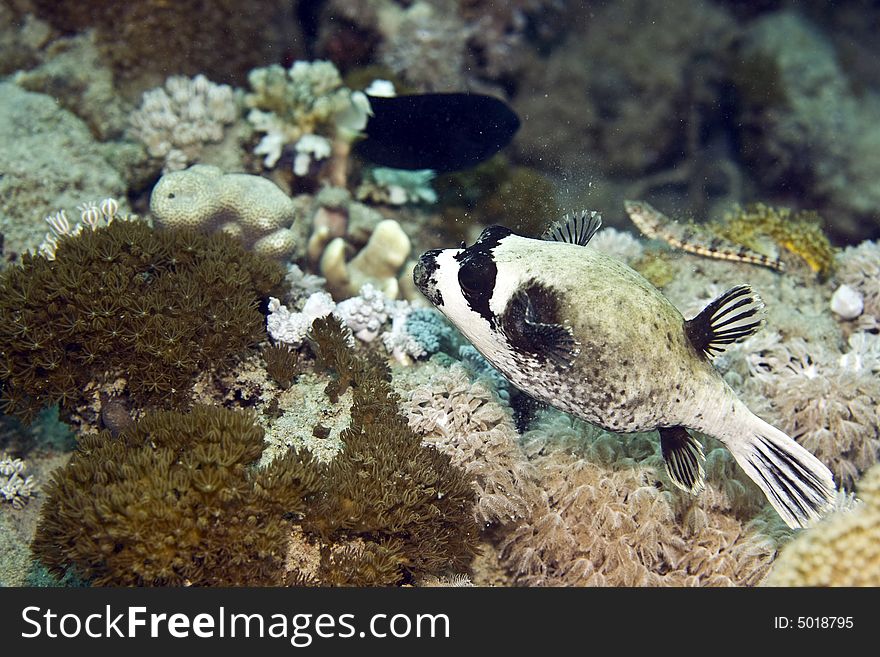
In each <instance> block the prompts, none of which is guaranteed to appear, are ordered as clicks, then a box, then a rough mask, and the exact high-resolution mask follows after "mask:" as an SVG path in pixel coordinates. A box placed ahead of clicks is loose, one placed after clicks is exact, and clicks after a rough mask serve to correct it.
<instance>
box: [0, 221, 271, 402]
mask: <svg viewBox="0 0 880 657" xmlns="http://www.w3.org/2000/svg"><path fill="white" fill-rule="evenodd" d="M96 211H97V210H96ZM283 275H284V272H283V270H282V269H281V267H280V266H279V265H277V264H276V263H274V262H271V261H266V260H264V259H261V258H259V257H258V256H256V255H254V254H252V253H249V252H248V251H245V250H244V249H243V248H242V246H241V244H239V243H238V242H237V241H236V240H234V239H233V238H231V237H229V236H227V235H222V234H217V235H211V236H208V235H202V234H199V233H196V232H194V231H191V230H180V229H179V230H154V229H151V228H150V227H149V226H147V225H146V224H145V223H143V222H138V221H114V222H113V223H111V224H110V225H109V226H98V227H95V228H94V229H85V230H81V231H80V232H79V234H78V235H62V236H61V237H59V238H58V240H57V246H56V248H55V253H54V260H49V259H47V258H45V257H43V256H42V255H30V254H26V255H25V256H23V258H22V262H21V265H20V266H14V267H10V268H9V269H7V270H6V271H4V272H3V273H2V274H0V353H2V358H0V390H2V400H3V408H4V410H5V412H7V413H10V414H13V415H17V416H19V417H23V418H31V417H33V415H34V414H35V413H36V412H37V411H38V410H39V409H40V408H42V407H43V406H47V405H51V404H55V403H58V404H60V405H61V409H62V413H65V414H70V413H71V412H73V411H74V410H75V409H76V408H77V406H78V405H79V404H81V403H83V401H84V398H88V395H89V394H91V392H90V390H91V388H92V387H94V386H97V387H98V388H100V387H101V386H102V385H104V384H105V383H110V382H114V381H117V382H118V379H119V378H121V379H122V388H123V390H121V391H118V392H120V393H124V395H125V398H126V399H127V401H128V402H129V403H130V404H131V405H132V407H133V408H135V409H137V408H144V407H149V406H153V405H159V406H165V405H168V404H184V405H185V404H187V403H188V398H189V394H190V390H191V387H192V384H193V381H194V379H195V377H196V376H197V375H198V374H199V373H200V372H203V371H206V370H207V371H212V370H216V369H218V368H223V367H225V366H228V365H229V364H230V363H231V362H233V361H234V360H235V358H236V357H237V356H238V355H239V354H241V353H242V352H243V351H244V350H246V349H247V348H248V347H249V346H251V345H253V344H254V343H256V342H259V341H260V340H261V339H262V338H263V337H264V336H265V318H264V316H263V315H262V314H261V312H260V310H259V304H260V303H261V302H262V301H263V300H264V299H265V298H266V297H267V296H268V295H269V294H270V293H275V294H277V293H278V292H277V289H279V288H278V286H279V284H280V282H281V280H282V278H283ZM92 392H94V391H93V390H92Z"/></svg>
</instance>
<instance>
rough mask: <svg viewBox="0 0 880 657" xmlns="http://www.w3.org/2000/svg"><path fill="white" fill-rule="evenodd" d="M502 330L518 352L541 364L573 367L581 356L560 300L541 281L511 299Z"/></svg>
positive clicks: (516, 293)
mask: <svg viewBox="0 0 880 657" xmlns="http://www.w3.org/2000/svg"><path fill="white" fill-rule="evenodd" d="M501 329H502V331H504V334H505V336H506V337H507V342H508V344H510V346H511V347H512V348H513V349H514V350H516V351H520V352H523V353H526V354H529V355H530V356H532V357H533V358H535V359H536V360H537V361H539V362H541V363H552V364H553V365H556V366H558V367H569V366H570V365H571V364H572V362H573V361H574V358H575V357H576V356H577V354H578V345H577V342H576V341H575V339H574V337H573V336H572V334H571V329H569V328H568V327H566V326H563V324H562V319H561V317H560V314H559V301H558V300H557V298H556V296H555V295H554V294H553V291H552V290H551V289H550V288H548V287H545V286H543V285H541V284H540V283H538V282H537V281H531V282H529V283H526V284H525V285H524V286H523V287H522V288H520V289H519V290H517V291H516V292H515V293H514V295H513V296H512V297H511V298H510V302H509V303H508V304H507V308H505V310H504V314H503V315H502V317H501Z"/></svg>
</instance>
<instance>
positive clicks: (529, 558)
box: [501, 412, 776, 586]
mask: <svg viewBox="0 0 880 657" xmlns="http://www.w3.org/2000/svg"><path fill="white" fill-rule="evenodd" d="M523 438H524V447H525V452H526V454H527V455H528V457H529V461H530V463H531V464H532V465H533V466H534V467H536V468H537V471H538V472H539V473H540V476H541V479H540V482H539V485H540V486H541V488H542V497H543V500H542V502H541V504H539V505H536V507H535V509H534V511H533V515H532V517H531V518H530V520H529V521H528V522H526V523H523V524H521V525H519V526H518V527H517V528H516V529H515V530H514V531H513V532H511V533H510V534H509V535H508V536H507V537H505V538H504V539H503V541H502V543H501V549H502V557H503V560H504V562H505V563H506V565H507V567H508V568H509V569H510V571H511V573H512V574H513V576H514V578H515V581H517V582H518V583H521V584H527V585H581V586H583V585H610V586H620V585H624V586H645V585H651V586H658V585H660V586H682V585H684V586H730V585H751V584H754V583H756V582H758V581H759V580H760V579H761V577H763V575H764V574H765V573H766V571H767V569H768V567H769V565H770V563H771V561H772V559H773V557H774V556H775V553H776V543H775V541H774V540H773V538H772V536H771V533H772V532H771V531H770V528H773V525H772V523H768V521H765V520H763V518H761V517H758V518H756V519H754V520H752V521H751V522H750V521H749V520H748V518H747V516H746V515H745V514H741V513H739V512H737V511H736V509H735V508H734V507H733V506H732V504H731V501H730V500H728V499H727V497H726V495H725V493H723V492H722V491H721V490H719V489H718V488H717V487H716V486H717V484H716V482H714V481H712V479H711V477H710V479H709V482H708V486H707V489H706V490H705V491H704V492H703V493H702V494H701V496H700V497H698V498H696V499H694V498H690V497H688V496H685V495H684V494H680V493H678V492H672V491H671V490H670V489H669V487H668V486H664V487H658V485H657V484H658V482H657V476H658V474H657V472H659V471H660V470H662V467H661V468H659V469H658V470H657V471H656V472H655V468H656V467H657V466H658V465H659V461H660V457H659V456H657V455H656V454H655V451H656V445H655V444H654V442H653V439H651V438H649V436H648V434H636V435H633V436H627V437H621V436H616V435H614V434H609V433H608V432H605V431H602V430H599V429H596V428H593V427H589V425H584V424H583V423H580V422H577V421H575V420H572V419H571V418H569V417H567V416H563V415H561V414H559V413H556V412H548V413H546V414H545V415H544V416H543V418H542V420H540V421H539V423H538V425H537V427H536V428H535V429H534V430H533V431H530V432H529V433H527V434H525V435H524V437H523ZM659 476H661V477H663V476H665V475H659ZM768 527H769V528H768Z"/></svg>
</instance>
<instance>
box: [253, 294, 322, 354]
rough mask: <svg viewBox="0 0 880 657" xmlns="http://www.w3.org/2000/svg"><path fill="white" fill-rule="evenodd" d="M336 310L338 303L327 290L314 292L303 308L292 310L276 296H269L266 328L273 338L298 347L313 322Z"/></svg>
mask: <svg viewBox="0 0 880 657" xmlns="http://www.w3.org/2000/svg"><path fill="white" fill-rule="evenodd" d="M335 310H336V304H335V303H334V302H333V299H332V298H331V296H330V295H329V294H327V293H326V292H314V293H313V294H312V295H311V296H309V298H308V299H306V302H305V304H304V305H303V308H302V310H300V311H299V312H291V311H290V309H289V308H287V307H286V306H284V305H282V303H281V301H279V300H278V299H276V298H275V297H269V316H268V318H267V319H266V330H267V331H268V333H269V336H270V337H271V338H272V339H273V340H277V341H278V342H284V343H286V344H291V345H293V346H295V347H298V346H299V345H301V344H302V343H303V341H304V340H305V339H306V336H307V335H308V332H309V328H311V326H312V322H313V321H315V320H316V319H317V318H318V317H326V316H327V315H329V314H330V313H332V312H333V311H335Z"/></svg>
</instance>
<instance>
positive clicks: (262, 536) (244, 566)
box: [32, 406, 319, 586]
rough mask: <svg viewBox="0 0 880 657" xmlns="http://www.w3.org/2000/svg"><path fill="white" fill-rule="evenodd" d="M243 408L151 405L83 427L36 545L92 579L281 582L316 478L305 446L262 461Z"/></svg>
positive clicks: (48, 559) (50, 561) (51, 494)
mask: <svg viewBox="0 0 880 657" xmlns="http://www.w3.org/2000/svg"><path fill="white" fill-rule="evenodd" d="M254 420H255V418H254V415H253V414H252V413H250V412H243V413H237V412H234V411H229V410H226V409H221V408H212V407H202V406H199V407H196V408H194V409H193V411H192V412H191V413H189V414H181V413H176V412H165V411H160V412H152V413H148V414H146V415H145V416H144V417H143V419H141V420H140V422H138V423H137V424H136V425H134V426H132V427H130V428H128V429H126V430H124V431H122V432H121V433H120V435H119V436H118V437H115V438H114V437H113V436H111V434H110V433H109V432H108V431H104V432H101V433H100V434H98V435H92V436H84V437H82V438H81V440H80V445H79V448H78V449H77V451H76V452H75V453H74V455H73V457H72V458H71V460H70V462H69V463H68V464H67V465H66V466H65V467H64V468H61V469H60V470H57V471H56V472H55V473H54V474H53V476H52V480H51V481H50V483H49V484H48V486H47V487H46V496H47V500H46V503H45V504H44V506H43V509H42V514H41V517H40V522H39V526H38V527H37V533H36V537H35V538H34V542H33V546H32V547H33V551H34V554H35V555H36V556H37V557H38V558H39V559H40V561H41V562H42V564H43V565H45V566H46V567H47V568H48V569H49V571H50V572H51V573H52V574H53V575H55V576H58V577H61V576H63V575H65V574H68V573H75V574H76V575H78V576H81V577H83V578H85V579H87V580H91V582H92V583H93V584H96V585H116V586H140V585H158V586H162V585H164V586H183V585H190V584H192V585H196V586H207V585H220V586H230V585H238V586H240V585H265V584H273V583H277V582H279V581H281V579H282V574H283V569H284V567H285V558H286V553H287V544H288V538H289V535H290V523H289V522H287V521H285V520H284V519H283V517H284V516H285V514H296V513H300V512H302V511H303V510H304V509H305V505H306V500H307V497H308V496H309V495H310V494H313V493H315V492H316V491H317V490H318V487H319V481H318V475H319V470H317V469H315V468H314V467H312V461H311V457H310V456H309V455H308V453H302V454H300V453H298V452H290V453H288V454H287V455H285V456H284V457H283V458H280V459H277V460H276V461H274V462H273V463H272V464H270V465H269V466H268V467H267V468H265V469H263V470H253V469H251V468H250V467H249V466H250V465H251V464H252V463H254V462H255V461H256V460H257V459H259V457H260V454H261V452H262V450H263V431H262V429H260V428H259V427H258V426H257V425H256V424H255V422H254Z"/></svg>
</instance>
